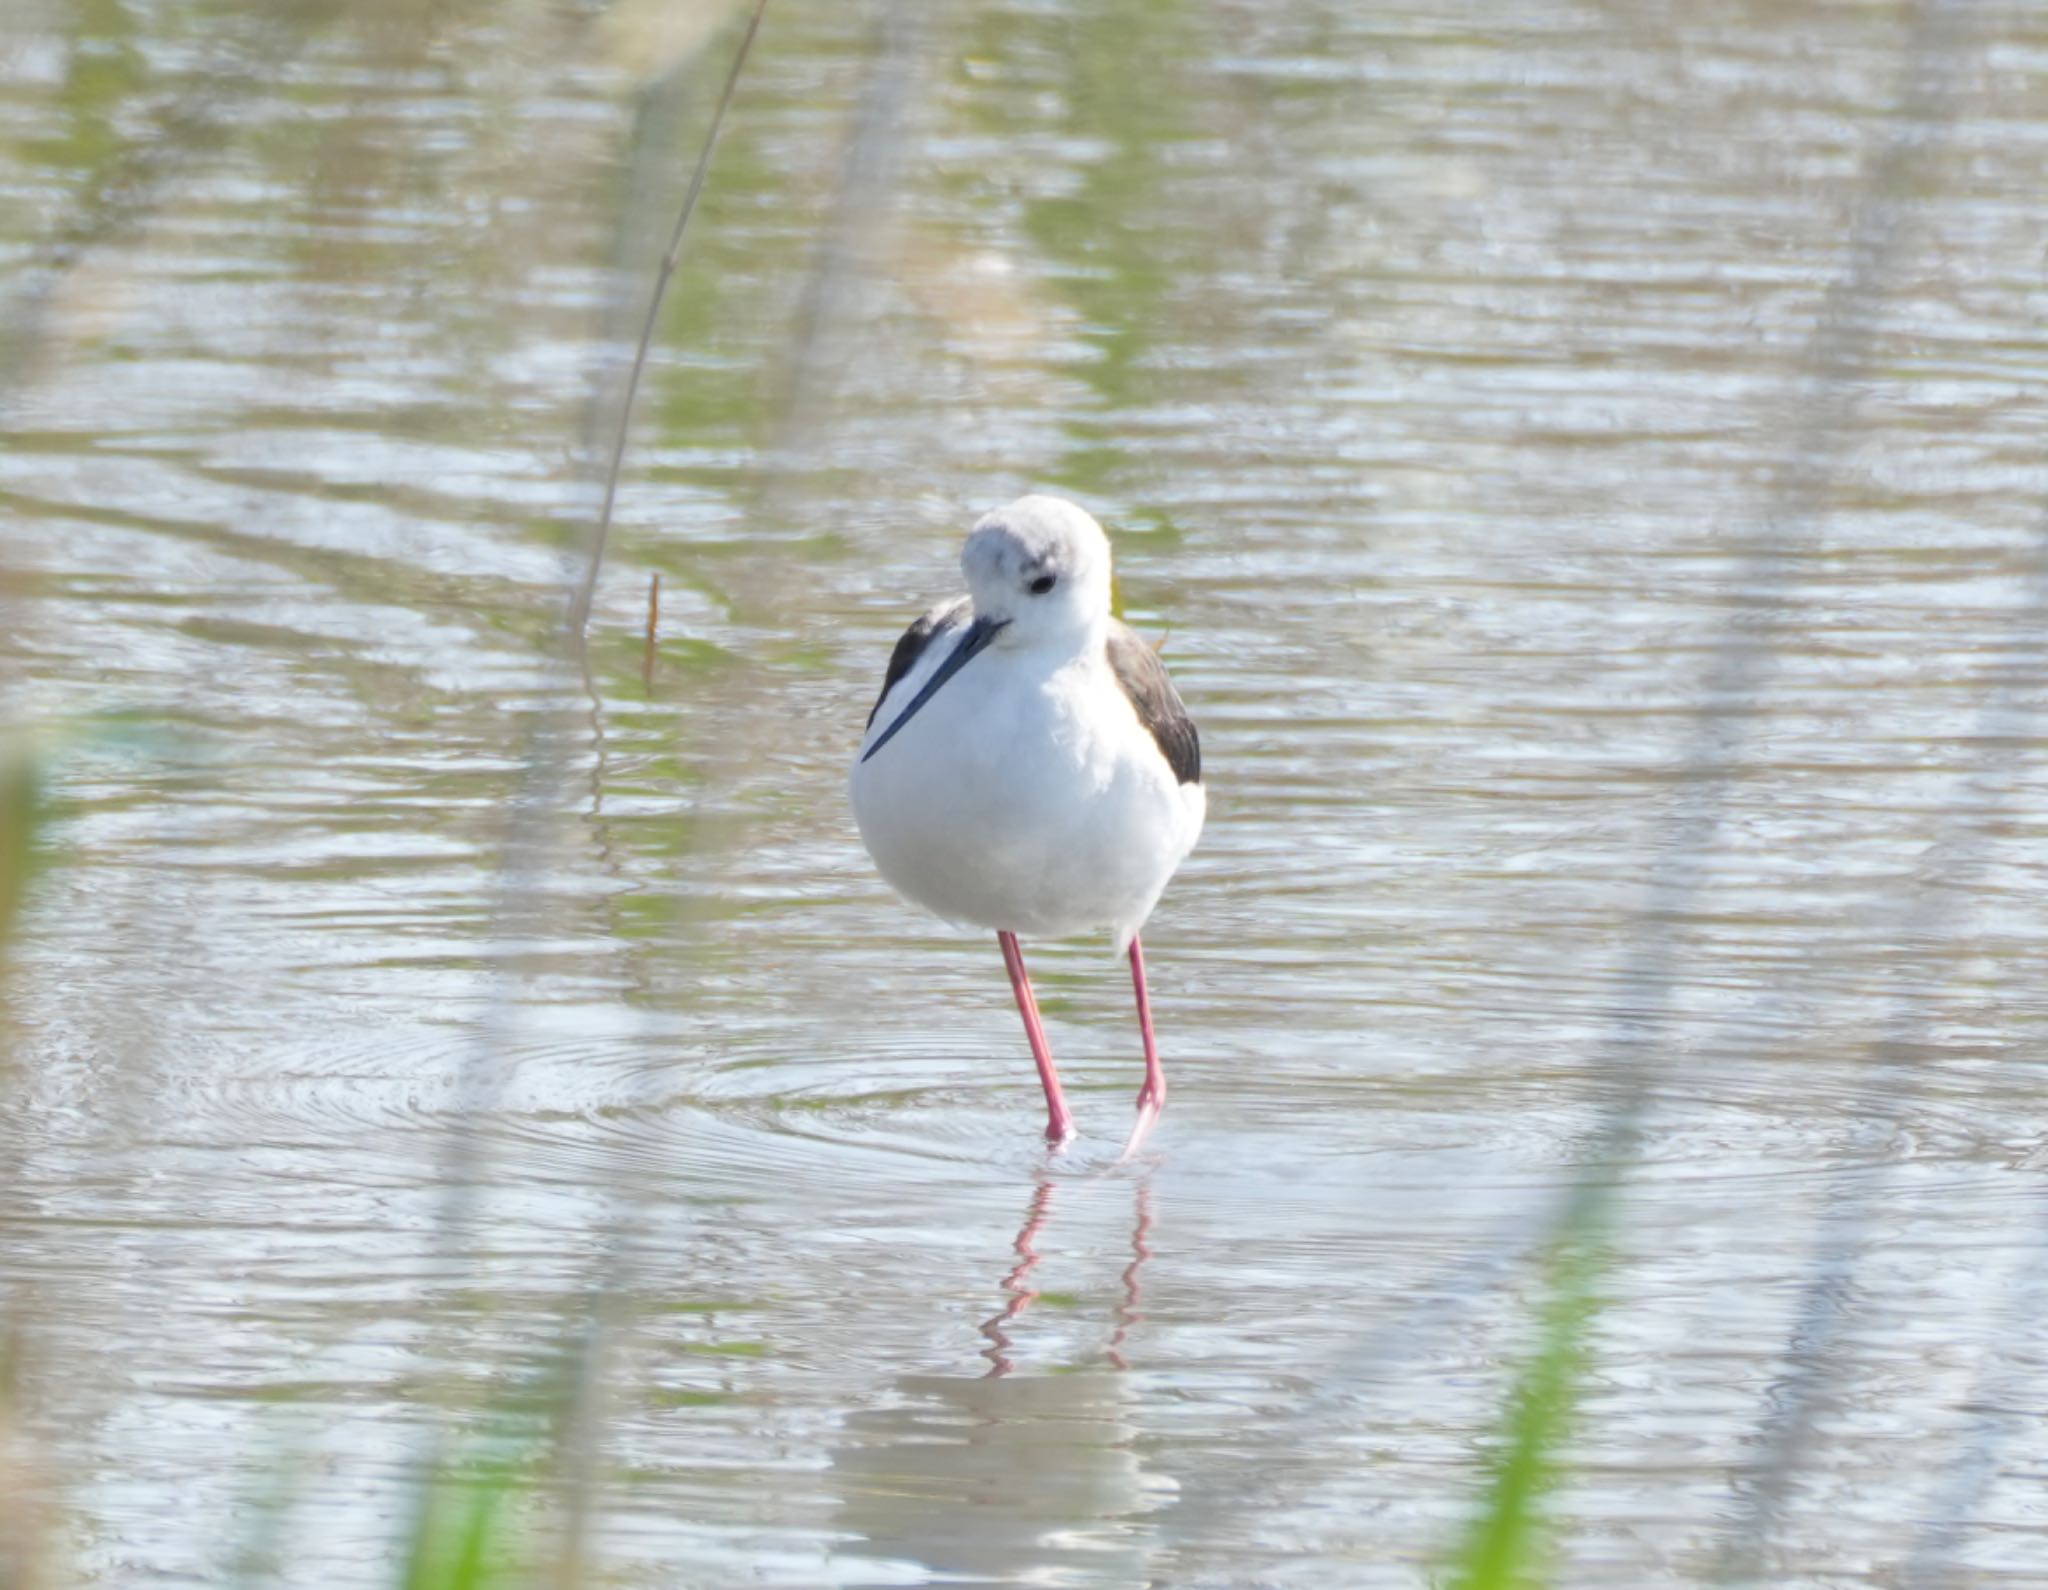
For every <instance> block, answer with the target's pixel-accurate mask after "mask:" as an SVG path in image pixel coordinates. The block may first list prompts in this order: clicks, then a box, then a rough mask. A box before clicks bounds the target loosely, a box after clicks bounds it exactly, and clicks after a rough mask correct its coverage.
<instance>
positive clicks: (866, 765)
mask: <svg viewBox="0 0 2048 1590" xmlns="http://www.w3.org/2000/svg"><path fill="white" fill-rule="evenodd" d="M960 571H961V573H962V574H964V575H965V576H966V578H967V591H968V594H967V595H966V596H961V597H955V598H954V599H953V600H952V601H950V602H942V603H941V604H940V605H939V606H937V607H934V608H933V609H932V610H931V611H930V612H928V613H926V614H925V615H924V616H923V617H922V618H920V619H919V620H918V621H917V622H916V623H914V624H912V625H911V626H910V628H909V629H908V630H907V631H906V632H905V633H904V635H903V638H902V639H901V640H899V641H897V643H896V649H895V651H894V652H893V653H891V655H890V657H889V672H888V676H887V678H885V679H884V680H883V682H882V695H881V699H880V700H878V701H877V702H876V703H875V708H874V711H873V712H871V713H869V714H868V726H867V733H866V734H865V735H864V736H863V737H862V739H861V746H860V756H859V759H858V760H857V761H856V762H855V763H854V765H853V775H852V793H853V813H854V819H855V821H857V822H858V823H859V824H860V835H861V838H862V840H863V841H864V842H865V843H866V845H867V847H868V854H870V855H871V856H873V857H874V858H875V865H876V866H877V867H879V868H881V871H882V876H883V877H884V878H886V879H888V881H889V883H890V884H891V885H892V886H893V887H894V888H895V890H896V891H897V893H899V894H901V895H903V896H904V897H905V898H906V899H908V900H911V901H914V902H915V903H916V904H918V905H921V906H923V907H925V908H926V909H927V910H929V911H932V912H934V913H936V914H937V915H939V916H941V917H944V918H945V919H946V920H948V921H950V922H958V923H964V924H970V925H972V926H975V927H982V928H990V929H993V930H994V932H995V935H996V938H997V940H998V941H999V942H1000V943H1001V945H1002V949H1003V961H1004V964H1005V965H1007V966H1008V967H1009V971H1010V985H1011V987H1012V988H1013V989H1014V990H1015V991H1016V995H1017V1008H1018V1010H1019V1011H1020V1012H1021V1013H1022V1014H1023V1017H1024V1031H1025V1035H1026V1036H1027V1037H1029V1038H1030V1040H1031V1053H1032V1056H1033V1058H1034V1059H1036V1060H1037V1062H1038V1075H1039V1079H1040V1080H1041V1081H1042V1082H1043V1083H1044V1084H1045V1105H1046V1113H1047V1120H1046V1128H1045V1135H1046V1138H1047V1139H1048V1140H1049V1141H1050V1142H1052V1143H1054V1144H1055V1145H1057V1144H1060V1143H1063V1142H1065V1141H1066V1140H1067V1139H1068V1138H1070V1137H1072V1136H1073V1135H1074V1118H1073V1115H1072V1114H1071V1113H1070V1112H1069V1111H1068V1109H1067V1102H1066V1099H1065V1098H1064V1097H1063V1096H1062V1095H1061V1093H1060V1079H1059V1074H1058V1073H1057V1072H1056V1071H1055V1070H1054V1069H1053V1063H1052V1051H1051V1049H1050V1048H1048V1047H1047V1045H1046V1041H1045V1027H1044V1024H1043V1023H1042V1022H1040V1020H1039V1018H1038V1002H1037V1001H1036V1000H1035V999H1034V998H1033V997H1032V993H1031V980H1030V978H1029V977H1028V976H1027V975H1026V973H1025V970H1024V954H1023V951H1022V950H1021V949H1019V948H1018V945H1017V938H1018V935H1019V934H1027V935H1050V936H1064V935H1067V934H1072V933H1086V932H1092V931H1096V930H1099V929H1103V928H1107V929H1109V930H1110V931H1111V932H1113V933H1114V934H1115V935H1116V947H1117V950H1118V952H1119V953H1123V952H1126V951H1128V953H1129V955H1130V960H1131V981H1132V984H1133V985H1134V987H1135V988H1136V990H1137V996H1138V1028H1139V1031H1140V1032H1142V1033H1143V1034H1144V1039H1145V1085H1144V1088H1143V1089H1142V1090H1141V1091H1140V1092H1139V1094H1138V1118H1137V1121H1136V1123H1135V1124H1134V1125H1133V1126H1132V1128H1131V1136H1130V1140H1129V1142H1128V1143H1127V1144H1126V1146H1125V1150H1124V1151H1125V1152H1126V1153H1127V1154H1128V1153H1130V1152H1131V1151H1132V1150H1134V1149H1136V1148H1137V1146H1138V1145H1139V1144H1140V1143H1141V1142H1143V1140H1144V1138H1145V1134H1146V1133H1147V1132H1149V1131H1150V1130H1151V1128H1152V1124H1153V1122H1154V1121H1156V1120H1157V1119H1158V1117H1159V1112H1160V1110H1161V1108H1162V1107H1163V1106H1164V1105H1165V1103H1166V1074H1165V1072H1164V1071H1163V1070H1162V1069H1161V1068H1160V1064H1159V1047H1158V1044H1157V1042H1156V1041H1155V1040H1154V1038H1153V1036H1152V1006H1151V1000H1150V998H1149V997H1148V996H1147V994H1146V990H1145V957H1144V952H1143V951H1142V950H1141V949H1140V948H1139V947H1138V929H1139V928H1141V927H1142V926H1144V923H1145V919H1146V917H1148V916H1150V915H1151V914H1152V907H1153V906H1154V905H1155V904H1156V903H1157V902H1158V899H1159V896H1160V893H1161V892H1162V891H1163V890H1164V889H1165V888H1166V883H1167V880H1168V879H1169V878H1171V877H1172V876H1173V873H1174V869H1175V868H1176V867H1178V866H1179V865H1180V863H1181V859H1182V858H1183V857H1184V856H1186V855H1187V853H1188V852H1189V851H1190V850H1192V849H1193V848H1194V844H1195V838H1196V836H1197V835H1198V834H1200V833H1201V831H1202V817H1203V814H1204V812H1205V811H1206V809H1207V805H1208V801H1207V797H1206V796H1205V795H1204V794H1203V793H1202V749H1201V742H1200V740H1199V739H1198V738H1197V736H1196V734H1195V725H1194V722H1193V720H1192V719H1190V718H1189V717H1188V714H1187V708H1186V707H1184V706H1182V705H1181V699H1180V697H1179V695H1178V694H1176V693H1175V691H1174V688H1173V681H1172V680H1170V679H1168V678H1167V677H1166V670H1165V668H1164V667H1162V666H1161V665H1160V662H1159V658H1158V656H1157V654H1156V653H1155V652H1154V651H1153V649H1152V647H1151V646H1149V645H1147V644H1146V643H1145V641H1143V640H1142V639H1140V638H1139V637H1138V636H1137V635H1136V634H1134V633H1133V632H1132V631H1131V630H1130V629H1128V628H1127V627H1126V626H1125V625H1124V624H1123V623H1122V622H1121V621H1120V620H1118V619H1116V618H1113V617H1112V616H1111V615H1110V611H1109V538H1108V537H1107V536H1105V535H1104V534H1103V533H1102V527H1101V526H1100V525H1098V524H1097V523H1096V522H1095V521H1094V520H1093V519H1092V518H1090V517H1089V516H1088V514H1086V513H1085V512H1083V511H1082V510H1081V509H1080V508H1078V507H1076V506H1075V505H1074V504H1073V503H1070V502H1066V501H1063V500H1062V499H1061V498H1058V497H1037V496H1034V497H1020V498H1018V499H1017V500H1016V501H1015V502H1013V503H1011V504H1010V505H1009V506H1008V507H1007V508H998V509H997V510H996V511H995V512H994V513H991V514H988V515H986V516H985V517H984V518H983V519H982V521H981V522H980V523H979V524H977V525H976V526H975V527H974V530H973V533H972V534H970V535H969V536H968V537H967V544H966V546H965V547H964V548H963V549H962V550H961V553H960Z"/></svg>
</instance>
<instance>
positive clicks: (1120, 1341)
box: [1109, 1180, 1152, 1369]
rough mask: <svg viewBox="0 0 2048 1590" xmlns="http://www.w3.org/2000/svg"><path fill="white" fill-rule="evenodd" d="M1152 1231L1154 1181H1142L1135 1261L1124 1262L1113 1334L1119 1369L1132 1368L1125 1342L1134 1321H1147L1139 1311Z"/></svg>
mask: <svg viewBox="0 0 2048 1590" xmlns="http://www.w3.org/2000/svg"><path fill="white" fill-rule="evenodd" d="M1151 1235H1152V1183H1151V1182H1150V1181H1149V1180H1147V1181H1141V1182H1139V1183H1138V1214H1137V1222H1136V1224H1135V1225H1134V1226H1133V1227H1132V1229H1131V1262H1130V1263H1129V1264H1127V1265H1125V1266H1124V1300H1123V1301H1122V1302H1121V1303H1119V1304H1118V1305H1117V1308H1116V1330H1115V1332H1114V1334H1112V1335H1111V1336H1110V1338H1109V1361H1110V1362H1111V1363H1112V1364H1114V1365H1116V1367H1117V1368H1119V1369H1129V1368H1130V1367H1131V1366H1130V1362H1129V1360H1127V1359H1126V1358H1125V1357H1124V1342H1125V1340H1126V1339H1127V1338H1128V1337H1129V1336H1130V1334H1131V1327H1132V1326H1133V1325H1140V1324H1143V1323H1144V1319H1145V1316H1144V1315H1143V1314H1140V1313H1139V1312H1138V1305H1139V1304H1140V1303H1142V1302H1144V1301H1145V1283H1144V1280H1143V1278H1142V1277H1143V1272H1144V1269H1145V1261H1146V1260H1147V1259H1149V1258H1151V1257H1152V1245H1151V1244H1150V1243H1149V1242H1147V1241H1146V1240H1145V1239H1146V1238H1147V1237H1149V1236H1151Z"/></svg>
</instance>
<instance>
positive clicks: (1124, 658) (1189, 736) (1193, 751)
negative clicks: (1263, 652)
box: [892, 619, 1202, 784]
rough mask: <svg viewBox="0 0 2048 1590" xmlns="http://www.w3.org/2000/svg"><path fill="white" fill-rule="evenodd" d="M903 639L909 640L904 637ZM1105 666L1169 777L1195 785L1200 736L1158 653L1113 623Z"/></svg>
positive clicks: (1199, 768) (1199, 779)
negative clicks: (1170, 771)
mask: <svg viewBox="0 0 2048 1590" xmlns="http://www.w3.org/2000/svg"><path fill="white" fill-rule="evenodd" d="M903 638H904V639H905V640H906V641H907V640H909V639H910V637H909V636H908V635H906V636H904V637H903ZM892 666H893V665H892ZM1109 667H1110V671H1111V672H1112V673H1114V674H1115V675H1116V682H1117V683H1118V684H1120V685H1122V686H1123V690H1124V694H1125V695H1126V696H1127V697H1129V698H1130V703H1131V705H1132V707H1133V708H1135V709H1136V711H1137V714H1138V721H1139V722H1140V723H1142V724H1144V725H1145V727H1146V728H1147V729H1148V730H1149V731H1151V735H1152V738H1153V739H1154V740H1156V741H1158V742H1159V750H1160V754H1161V755H1163V756H1164V757H1165V758H1166V762H1167V765H1168V766H1169V767H1171V768H1172V769H1173V776H1174V777H1175V778H1177V779H1179V780H1180V781H1181V782H1182V783H1183V784H1199V783H1201V782H1202V737H1201V736H1200V735H1199V734H1197V733H1196V732H1195V720H1194V719H1193V718H1191V717H1189V716H1188V709H1187V708H1186V707H1185V706H1184V705H1182V703H1181V699H1180V692H1179V691H1178V690H1175V689H1174V688H1173V681H1172V680H1171V679H1169V678H1167V677H1166V665H1165V664H1164V663H1162V662H1161V661H1160V660H1159V653H1157V652H1156V651H1154V650H1153V649H1152V648H1151V646H1149V645H1148V644H1146V642H1145V640H1144V639H1143V638H1142V637H1141V636H1139V635H1138V634H1137V633H1136V632H1135V631H1134V630H1132V629H1131V628H1130V626H1128V625H1127V624H1124V623H1122V622H1121V621H1119V620H1116V619H1112V620H1111V621H1110V625H1109Z"/></svg>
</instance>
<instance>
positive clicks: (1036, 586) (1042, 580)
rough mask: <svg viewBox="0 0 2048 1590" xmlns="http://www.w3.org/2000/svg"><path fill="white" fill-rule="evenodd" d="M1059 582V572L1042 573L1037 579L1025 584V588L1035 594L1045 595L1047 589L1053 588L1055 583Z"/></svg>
mask: <svg viewBox="0 0 2048 1590" xmlns="http://www.w3.org/2000/svg"><path fill="white" fill-rule="evenodd" d="M1059 583H1060V577H1059V576H1058V575H1057V574H1041V575H1039V577H1038V578H1037V579H1035V580H1033V581H1032V582H1031V583H1030V584H1029V585H1027V586H1025V587H1024V589H1025V590H1027V591H1029V592H1030V593H1031V594H1032V595H1033V596H1043V595H1045V593H1046V592H1047V591H1049V590H1051V589H1052V588H1053V587H1054V586H1055V585H1057V584H1059Z"/></svg>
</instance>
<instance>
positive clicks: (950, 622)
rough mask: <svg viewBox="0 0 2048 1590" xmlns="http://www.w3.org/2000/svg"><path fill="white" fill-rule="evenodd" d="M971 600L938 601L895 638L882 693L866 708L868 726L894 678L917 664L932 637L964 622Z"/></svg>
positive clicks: (891, 685)
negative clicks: (894, 645) (894, 647)
mask: <svg viewBox="0 0 2048 1590" xmlns="http://www.w3.org/2000/svg"><path fill="white" fill-rule="evenodd" d="M973 605H974V604H973V603H972V602H971V601H969V600H968V599H967V598H966V597H964V596H956V597H954V598H953V600H952V601H950V602H941V603H939V605H938V606H937V607H935V608H933V609H932V610H931V611H930V612H929V613H926V614H924V615H922V616H921V617H920V618H919V619H918V620H917V622H916V623H914V624H912V625H911V626H910V628H908V629H906V630H905V631H904V632H903V633H902V635H901V636H900V637H898V639H897V641H896V649H895V650H894V651H892V652H890V653H889V672H888V674H887V675H886V676H885V677H884V678H883V680H882V693H881V694H880V695H879V696H877V697H875V704H874V705H873V706H872V707H870V708H868V727H869V728H873V727H874V725H875V714H876V713H877V712H880V711H881V710H882V703H883V702H885V701H887V700H888V699H889V692H890V691H892V690H894V689H895V688H896V684H897V681H898V680H900V679H901V678H902V677H903V676H904V675H905V674H907V673H909V672H910V670H911V669H913V668H915V667H916V666H917V660H918V658H920V657H922V656H923V655H924V653H925V648H926V647H927V646H929V645H931V643H932V637H933V636H935V635H940V634H943V633H945V632H946V631H947V630H950V629H957V628H958V627H959V626H960V625H962V624H964V623H966V622H967V613H968V610H969V609H970V608H971V607H973Z"/></svg>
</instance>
